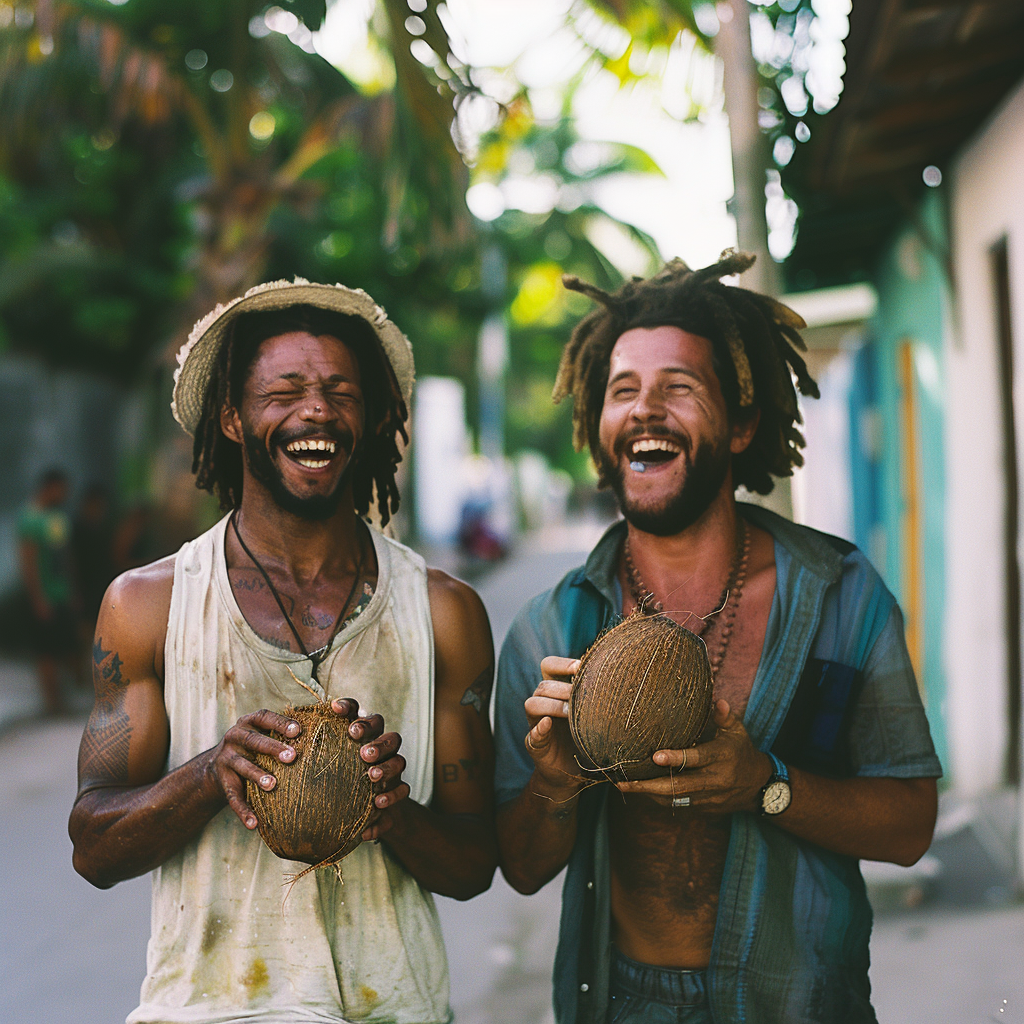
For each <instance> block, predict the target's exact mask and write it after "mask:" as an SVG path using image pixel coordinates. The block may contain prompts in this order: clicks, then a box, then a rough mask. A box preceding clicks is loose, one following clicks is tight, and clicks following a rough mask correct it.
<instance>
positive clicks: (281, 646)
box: [259, 633, 292, 651]
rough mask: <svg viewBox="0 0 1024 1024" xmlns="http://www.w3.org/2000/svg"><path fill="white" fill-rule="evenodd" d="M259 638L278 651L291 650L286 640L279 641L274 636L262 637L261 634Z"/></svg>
mask: <svg viewBox="0 0 1024 1024" xmlns="http://www.w3.org/2000/svg"><path fill="white" fill-rule="evenodd" d="M259 636H260V639H261V640H263V641H264V642H265V643H268V644H270V646H271V647H276V648H277V649H278V650H279V651H290V650H291V649H292V645H291V644H290V643H288V641H287V640H281V639H280V638H279V637H276V636H264V635H263V634H262V633H260V635H259Z"/></svg>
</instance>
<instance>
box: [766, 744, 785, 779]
mask: <svg viewBox="0 0 1024 1024" xmlns="http://www.w3.org/2000/svg"><path fill="white" fill-rule="evenodd" d="M765 753H766V754H767V755H768V756H769V757H770V758H771V759H772V764H773V765H774V767H775V771H774V772H772V777H771V778H770V779H769V780H768V782H767V783H766V785H769V786H770V785H771V784H772V783H773V782H775V781H777V780H778V781H781V782H789V769H788V768H787V767H786V766H785V765H784V764H783V763H782V762H781V761H780V760H779V759H778V758H777V757H776V756H775V755H774V754H773V753H772V752H771V751H770V750H767V751H765Z"/></svg>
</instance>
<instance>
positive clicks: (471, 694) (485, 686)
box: [459, 665, 494, 715]
mask: <svg viewBox="0 0 1024 1024" xmlns="http://www.w3.org/2000/svg"><path fill="white" fill-rule="evenodd" d="M493 679H494V666H493V665H488V666H487V668H485V669H484V670H483V672H481V673H480V675H478V676H477V677H476V680H475V681H474V682H473V685H472V686H470V687H469V689H468V690H466V692H465V693H464V694H463V695H462V700H460V701H459V704H461V705H462V706H463V707H465V706H466V705H472V706H473V708H474V709H475V710H476V712H477V714H480V715H486V714H487V706H488V705H489V704H490V701H491V685H492V681H493Z"/></svg>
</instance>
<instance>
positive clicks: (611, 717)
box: [569, 612, 713, 781]
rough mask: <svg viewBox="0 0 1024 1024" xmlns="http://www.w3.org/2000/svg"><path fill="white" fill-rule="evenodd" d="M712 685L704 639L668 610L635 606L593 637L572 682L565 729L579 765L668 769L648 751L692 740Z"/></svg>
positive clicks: (630, 773)
mask: <svg viewBox="0 0 1024 1024" xmlns="http://www.w3.org/2000/svg"><path fill="white" fill-rule="evenodd" d="M712 691H713V679H712V676H711V664H710V662H709V660H708V652H707V648H706V647H705V646H704V641H703V640H702V639H701V638H700V637H699V636H697V634H696V633H692V632H690V630H688V629H686V628H685V627H684V626H680V625H679V624H678V623H677V622H674V621H673V620H672V619H670V618H669V617H668V616H667V615H644V614H642V613H640V612H634V613H633V614H632V615H630V616H629V617H628V618H626V619H624V620H623V621H622V622H620V623H619V624H618V625H617V626H615V627H614V628H613V629H610V630H608V631H607V632H606V633H604V634H602V635H601V636H600V637H598V638H597V640H595V641H594V643H593V644H592V645H591V646H590V648H589V649H588V650H587V653H586V654H584V655H583V658H582V660H581V662H580V667H579V670H578V671H577V673H576V677H575V679H574V681H573V687H572V692H571V694H570V697H569V729H570V731H571V732H572V738H573V740H574V741H575V743H576V747H577V749H578V751H579V754H580V767H581V768H583V770H584V771H587V772H589V773H593V774H600V775H603V776H604V777H606V778H609V779H612V780H613V781H619V780H630V781H632V780H637V779H653V778H657V777H659V776H662V775H668V774H669V772H670V771H671V769H669V768H668V767H666V766H663V765H658V764H655V763H654V761H652V760H651V755H652V754H653V753H654V752H655V751H656V750H683V749H685V748H687V747H691V746H693V744H694V743H696V742H697V740H698V739H699V738H700V736H701V734H702V733H703V732H704V730H705V728H706V727H707V724H708V721H709V719H710V718H711V708H712V704H713V700H712Z"/></svg>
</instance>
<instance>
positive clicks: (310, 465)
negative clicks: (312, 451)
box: [296, 459, 331, 469]
mask: <svg viewBox="0 0 1024 1024" xmlns="http://www.w3.org/2000/svg"><path fill="white" fill-rule="evenodd" d="M296 461H297V462H298V464H299V465H300V466H305V467H306V469H323V468H324V466H329V465H330V464H331V460H330V459H296Z"/></svg>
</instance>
